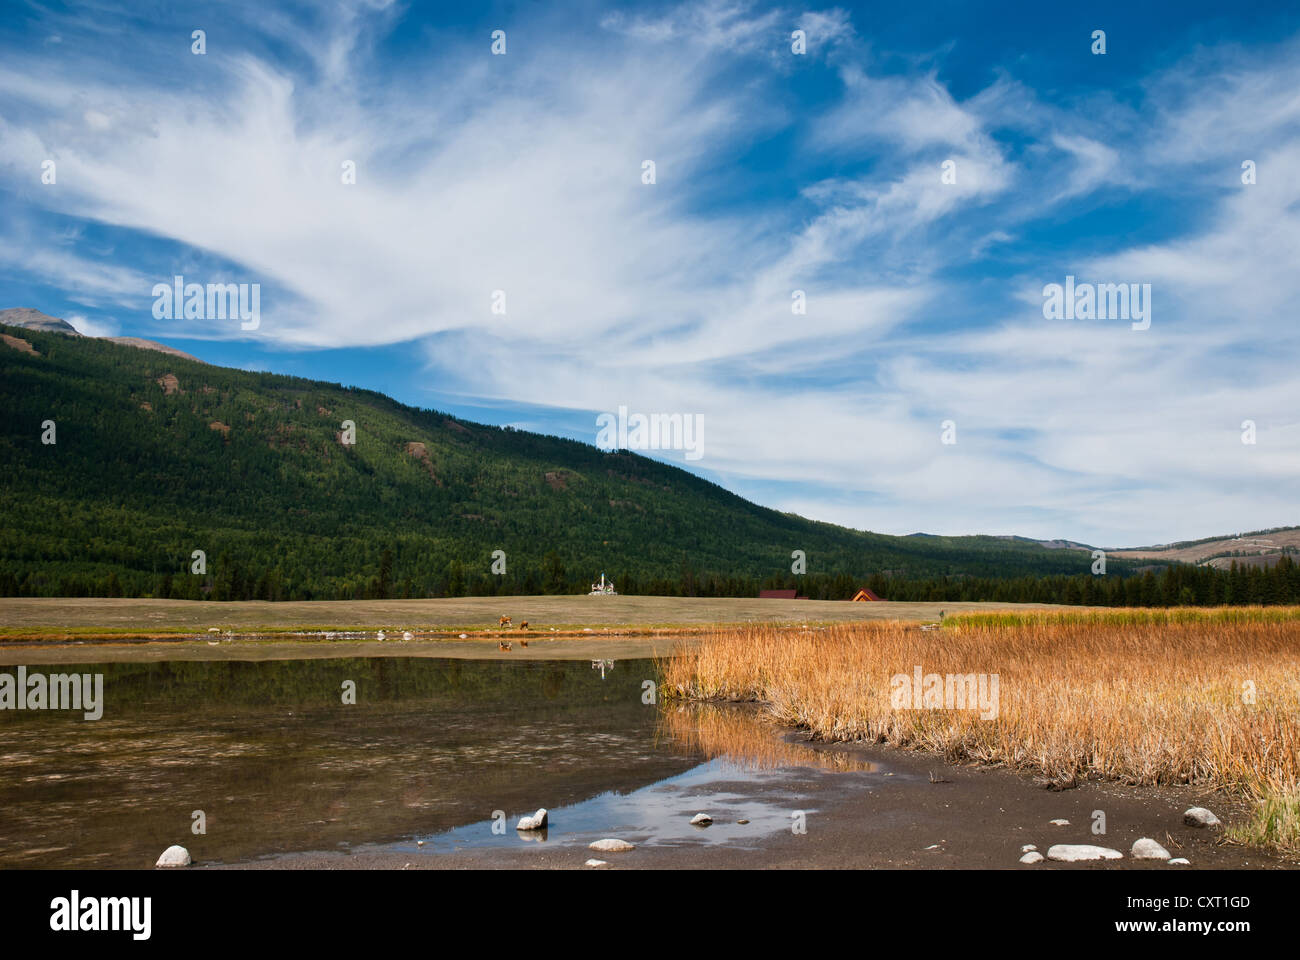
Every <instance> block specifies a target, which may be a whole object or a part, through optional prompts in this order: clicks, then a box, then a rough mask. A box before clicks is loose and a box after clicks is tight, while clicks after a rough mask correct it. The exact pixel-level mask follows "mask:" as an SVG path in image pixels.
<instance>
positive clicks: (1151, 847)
mask: <svg viewBox="0 0 1300 960" xmlns="http://www.w3.org/2000/svg"><path fill="white" fill-rule="evenodd" d="M1129 856H1131V857H1132V858H1133V859H1134V860H1168V859H1169V851H1168V850H1166V849H1165V848H1164V847H1162V846H1161V845H1160V844H1158V843H1156V842H1155V841H1154V840H1152V839H1151V838H1150V837H1143V838H1142V839H1141V840H1136V841H1134V843H1133V849H1132V850H1130V851H1129Z"/></svg>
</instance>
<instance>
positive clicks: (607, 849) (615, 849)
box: [587, 839, 636, 853]
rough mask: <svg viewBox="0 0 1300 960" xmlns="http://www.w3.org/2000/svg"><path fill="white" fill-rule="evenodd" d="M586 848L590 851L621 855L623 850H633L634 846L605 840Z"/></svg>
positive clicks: (620, 841) (622, 841) (588, 845)
mask: <svg viewBox="0 0 1300 960" xmlns="http://www.w3.org/2000/svg"><path fill="white" fill-rule="evenodd" d="M587 847H588V849H590V850H599V851H600V852H601V853H622V852H623V851H625V850H632V849H635V848H636V844H635V843H628V842H627V841H626V840H614V839H605V840H597V841H596V842H595V843H589V844H587Z"/></svg>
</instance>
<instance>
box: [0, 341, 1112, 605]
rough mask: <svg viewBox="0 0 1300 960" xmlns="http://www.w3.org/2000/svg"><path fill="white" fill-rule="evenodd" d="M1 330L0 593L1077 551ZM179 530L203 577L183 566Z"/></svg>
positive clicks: (316, 586)
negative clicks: (750, 490) (783, 502)
mask: <svg viewBox="0 0 1300 960" xmlns="http://www.w3.org/2000/svg"><path fill="white" fill-rule="evenodd" d="M0 333H2V334H4V336H5V339H4V340H3V342H0V397H2V398H3V404H4V417H3V418H2V420H0V469H2V472H3V479H2V480H0V508H2V509H3V512H4V517H5V522H4V525H3V531H2V532H0V593H3V594H8V595H14V594H22V595H74V596H75V595H118V594H120V595H126V596H174V597H195V598H197V597H204V596H207V597H211V598H213V599H230V598H248V597H262V598H266V599H282V598H297V599H327V598H346V597H367V596H441V595H449V594H450V595H459V594H464V593H536V592H585V591H586V589H587V588H588V584H589V583H590V582H591V580H592V579H593V578H594V577H596V576H598V575H599V574H600V573H601V572H602V571H604V572H605V573H606V574H607V575H609V576H611V577H613V578H615V580H616V582H617V584H618V587H619V590H620V591H622V592H632V593H677V592H683V593H688V594H693V593H700V594H713V595H726V594H731V595H742V596H744V595H752V594H753V591H754V590H755V589H757V586H758V585H759V583H760V581H767V582H769V583H778V582H780V581H784V580H789V579H791V578H790V568H791V562H792V561H791V553H792V551H794V550H803V551H805V553H806V555H807V570H808V574H809V577H808V578H807V579H800V580H799V581H797V582H798V583H799V584H800V585H801V586H803V585H807V586H804V589H803V592H806V593H809V594H810V595H820V596H838V595H841V594H843V593H845V592H846V591H847V592H848V593H852V591H853V590H854V589H856V586H857V585H859V584H861V583H864V582H866V581H867V579H868V578H869V577H871V576H873V575H875V576H878V577H888V578H890V579H891V580H909V581H916V580H918V579H923V578H939V577H947V578H950V581H951V582H960V579H961V578H972V577H979V578H993V579H1008V578H1019V577H1027V576H1039V575H1048V574H1056V575H1077V574H1086V573H1087V571H1088V568H1089V565H1090V556H1089V554H1088V552H1087V551H1085V550H1077V549H1060V548H1057V549H1049V548H1046V547H1043V546H1041V545H1039V544H1036V543H1033V542H1031V541H1024V540H1019V539H1008V538H999V537H955V538H950V537H934V536H924V537H921V536H917V537H892V536H885V535H880V534H872V533H862V532H858V531H853V530H848V529H845V528H842V527H837V526H834V525H832V524H826V523H817V522H814V521H811V520H807V519H804V518H802V517H798V516H794V515H790V514H782V513H779V512H777V511H774V510H769V509H766V508H764V507H761V506H757V505H755V504H753V503H750V502H748V501H746V500H744V499H742V498H741V497H738V496H736V495H734V494H732V493H729V492H727V491H726V490H724V489H723V488H721V487H719V486H717V485H716V484H713V483H710V482H709V481H707V480H704V479H701V478H699V477H697V476H695V475H693V474H691V473H688V472H686V471H683V470H680V469H678V468H676V467H672V466H667V465H665V464H662V463H659V462H656V461H654V460H650V459H648V458H645V457H642V456H639V455H636V454H632V453H627V452H618V453H604V452H601V451H600V450H598V449H596V448H595V447H593V446H589V445H585V444H582V443H578V442H575V441H572V440H565V439H560V438H556V437H549V436H541V435H537V434H532V433H526V432H522V431H517V430H512V429H509V428H497V427H488V426H483V425H479V424H475V423H470V422H466V421H463V420H459V419H456V418H454V417H451V416H448V415H446V414H443V413H438V412H435V411H432V410H420V409H415V408H412V407H408V406H404V405H402V404H400V403H397V402H395V401H394V400H392V399H390V398H388V397H385V396H383V395H381V394H378V393H375V392H372V391H368V390H360V389H354V388H347V387H342V386H340V385H338V384H332V383H322V382H317V381H311V380H304V379H299V378H295V377H288V376H279V375H274V374H269V373H250V372H245V371H241V370H234V369H227V368H222V367H214V366H210V365H207V364H204V363H200V362H197V361H194V360H190V359H186V358H185V357H184V356H173V355H168V354H165V353H159V352H156V351H154V350H143V349H137V348H135V347H132V346H129V345H123V344H116V343H111V342H106V341H103V340H97V339H94V338H89V337H69V336H60V335H58V334H54V333H46V332H39V331H35V330H30V329H19V328H15V327H0ZM49 421H52V423H53V429H52V432H51V429H50V426H49V424H48V422H49ZM344 421H351V422H352V423H353V424H355V443H354V444H350V445H349V444H345V443H344V442H342V441H343V440H344V439H347V437H346V436H345V427H344ZM49 440H52V441H53V442H43V441H49ZM196 550H202V551H204V554H205V556H206V572H205V573H203V574H195V573H192V572H191V568H192V564H193V562H194V561H193V559H192V557H193V552H194V551H196ZM496 550H501V551H504V552H505V556H506V573H505V574H504V576H498V575H494V574H493V572H492V569H491V567H492V562H493V551H496ZM1110 567H1111V569H1110V572H1111V573H1114V574H1121V575H1122V574H1123V573H1124V572H1126V571H1127V570H1131V569H1132V566H1131V565H1130V566H1129V567H1125V565H1124V564H1122V563H1114V562H1112V563H1111V565H1110ZM953 578H956V579H955V580H954V579H953Z"/></svg>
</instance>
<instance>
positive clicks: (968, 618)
mask: <svg viewBox="0 0 1300 960" xmlns="http://www.w3.org/2000/svg"><path fill="white" fill-rule="evenodd" d="M1293 621H1300V607H1168V608H1161V607H1109V608H1108V607H1100V608H1098V607H1089V608H1088V609H1085V610H1055V611H1052V612H1039V613H1035V612H1032V611H1030V612H1023V613H1022V612H1019V611H1014V610H1000V611H994V612H991V613H959V614H956V615H955V616H951V617H948V618H947V619H945V620H944V621H943V626H944V627H945V628H946V629H952V628H955V627H1025V626H1039V625H1060V626H1074V625H1082V626H1118V627H1132V626H1163V625H1165V624H1178V623H1289V622H1293Z"/></svg>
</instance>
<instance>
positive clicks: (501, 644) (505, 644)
mask: <svg viewBox="0 0 1300 960" xmlns="http://www.w3.org/2000/svg"><path fill="white" fill-rule="evenodd" d="M497 649H498V650H509V649H510V641H509V640H498V641H497Z"/></svg>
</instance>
